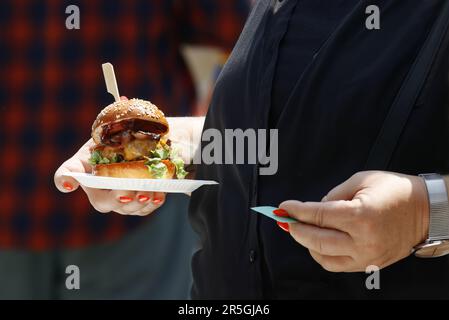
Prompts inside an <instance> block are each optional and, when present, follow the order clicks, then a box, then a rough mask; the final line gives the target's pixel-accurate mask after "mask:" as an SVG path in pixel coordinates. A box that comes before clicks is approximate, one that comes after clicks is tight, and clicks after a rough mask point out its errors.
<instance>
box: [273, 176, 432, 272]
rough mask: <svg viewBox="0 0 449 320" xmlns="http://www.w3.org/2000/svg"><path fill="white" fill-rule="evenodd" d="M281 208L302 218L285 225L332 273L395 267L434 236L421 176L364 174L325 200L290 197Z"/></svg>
mask: <svg viewBox="0 0 449 320" xmlns="http://www.w3.org/2000/svg"><path fill="white" fill-rule="evenodd" d="M280 208H281V210H277V212H275V213H277V214H279V215H283V214H284V215H285V214H288V215H289V216H291V217H293V218H295V219H297V220H298V221H299V222H298V223H290V224H288V225H283V224H280V226H281V227H282V228H283V229H285V230H289V232H290V234H291V235H292V237H293V238H294V239H295V240H296V241H297V242H298V243H299V244H301V245H303V246H304V247H306V248H307V249H309V252H310V254H311V255H312V257H313V259H315V260H316V261H317V262H318V263H319V264H320V265H321V266H322V267H323V268H324V269H326V270H328V271H332V272H356V271H365V270H366V267H368V266H369V265H375V266H377V267H379V268H383V267H386V266H389V265H391V264H393V263H395V262H397V261H399V260H401V259H403V258H405V257H407V256H408V255H410V253H411V251H412V249H413V247H414V246H416V245H417V244H419V243H421V242H423V241H424V240H425V239H426V238H427V234H428V225H429V221H428V220H429V204H428V196H427V191H426V187H425V183H424V181H423V180H422V179H421V178H420V177H416V176H409V175H402V174H395V173H390V172H382V171H366V172H359V173H357V174H355V175H353V176H352V177H351V178H350V179H348V180H347V181H345V182H344V183H342V184H340V185H339V186H337V187H335V188H334V189H333V190H331V191H330V192H329V193H328V194H327V195H326V196H325V197H324V198H323V200H322V201H321V202H299V201H292V200H290V201H285V202H283V203H282V204H281V205H280Z"/></svg>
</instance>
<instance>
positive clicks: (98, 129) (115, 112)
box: [92, 99, 168, 144]
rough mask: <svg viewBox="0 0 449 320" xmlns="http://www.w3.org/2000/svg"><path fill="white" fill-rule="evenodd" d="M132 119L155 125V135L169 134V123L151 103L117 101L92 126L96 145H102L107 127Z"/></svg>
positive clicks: (102, 112) (133, 100)
mask: <svg viewBox="0 0 449 320" xmlns="http://www.w3.org/2000/svg"><path fill="white" fill-rule="evenodd" d="M132 119H138V120H143V121H148V122H150V124H149V125H153V129H154V130H152V131H151V132H153V133H157V134H160V135H165V134H167V133H168V122H167V119H166V118H165V115H164V113H163V112H162V111H161V110H159V109H158V108H157V107H156V106H155V105H154V104H152V103H151V102H149V101H146V100H142V99H130V100H120V101H116V102H114V103H112V104H110V105H108V106H107V107H106V108H104V109H103V110H102V111H101V112H100V113H99V114H98V116H97V119H96V120H95V121H94V123H93V125H92V138H93V139H94V141H95V143H96V144H100V143H101V138H102V133H103V127H104V126H105V125H108V124H111V123H117V122H121V121H124V120H132Z"/></svg>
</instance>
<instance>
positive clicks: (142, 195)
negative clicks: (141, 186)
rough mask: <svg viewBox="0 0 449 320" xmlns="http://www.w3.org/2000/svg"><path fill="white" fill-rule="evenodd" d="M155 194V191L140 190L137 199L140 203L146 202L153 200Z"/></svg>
mask: <svg viewBox="0 0 449 320" xmlns="http://www.w3.org/2000/svg"><path fill="white" fill-rule="evenodd" d="M153 197H154V195H153V192H142V191H139V192H137V194H136V199H137V201H138V202H140V203H144V204H146V203H147V202H148V201H151V200H152V199H153Z"/></svg>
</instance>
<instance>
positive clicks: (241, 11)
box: [0, 0, 248, 250]
mask: <svg viewBox="0 0 449 320" xmlns="http://www.w3.org/2000/svg"><path fill="white" fill-rule="evenodd" d="M246 2H247V1H246V0H241V1H236V0H184V1H183V0H168V1H162V0H126V1H125V0H123V1H110V0H85V1H76V0H71V1H60V0H53V1H52V0H1V1H0V150H1V152H0V247H1V248H12V247H16V248H17V247H21V248H28V249H36V250H39V249H48V248H55V247H60V246H62V247H79V246H84V245H88V244H92V243H95V242H99V241H107V240H112V239H117V238H118V237H120V236H121V235H123V234H124V233H125V232H127V231H128V230H129V229H131V228H133V227H135V226H137V225H139V224H140V223H141V221H143V220H144V219H142V218H138V217H124V216H120V215H117V214H99V213H94V211H93V209H92V208H91V207H90V205H89V203H88V201H87V199H86V197H85V195H84V194H83V192H82V191H80V190H78V191H76V192H74V193H73V194H60V193H59V192H58V191H57V190H56V189H55V187H54V185H53V181H52V180H53V173H54V172H55V170H56V168H57V167H58V166H59V165H60V164H61V163H62V162H63V160H65V159H67V158H68V157H69V156H71V155H72V154H73V153H74V152H75V151H76V150H77V148H78V147H80V146H81V144H82V143H83V142H84V141H86V140H87V139H88V138H89V136H90V131H91V125H92V122H93V120H94V119H95V117H96V115H97V113H98V112H99V111H100V110H101V109H102V107H104V106H106V105H107V104H109V103H111V102H112V97H111V96H110V95H109V94H107V93H106V89H105V84H104V80H103V76H102V71H101V64H102V63H104V62H106V61H109V62H111V63H112V64H114V66H115V70H116V75H117V78H118V82H119V88H120V93H121V94H122V95H126V96H128V97H140V98H144V99H149V100H151V101H152V102H154V103H156V104H157V105H159V106H160V107H161V108H162V109H163V110H164V112H165V113H166V114H167V115H169V116H173V115H189V114H191V109H192V104H193V101H194V98H195V97H194V90H193V86H192V81H191V78H190V76H189V74H188V72H187V69H186V66H185V64H184V62H183V60H182V58H181V57H180V51H179V49H180V45H181V44H182V43H189V42H195V43H198V44H210V45H216V46H220V47H223V48H226V49H230V48H232V46H233V44H234V42H235V40H236V39H237V37H238V34H239V33H240V31H241V28H242V26H243V23H244V20H245V19H246V15H247V10H248V5H247V4H246ZM69 5H77V6H78V7H79V9H80V29H79V30H76V29H72V30H68V29H67V28H66V18H67V17H68V16H69V14H66V13H65V11H66V7H67V6H69ZM148 218H150V217H147V218H146V219H148Z"/></svg>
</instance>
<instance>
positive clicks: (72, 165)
mask: <svg viewBox="0 0 449 320" xmlns="http://www.w3.org/2000/svg"><path fill="white" fill-rule="evenodd" d="M70 172H85V169H84V166H83V164H82V163H81V161H79V160H78V159H76V158H70V159H69V160H67V161H66V162H64V163H63V164H62V165H61V166H60V167H59V168H58V170H56V172H55V176H54V182H55V186H56V188H58V190H59V191H61V192H64V193H68V192H72V191H75V190H76V189H78V187H79V183H78V181H76V180H75V179H74V178H72V177H69V176H66V174H67V173H70Z"/></svg>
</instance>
